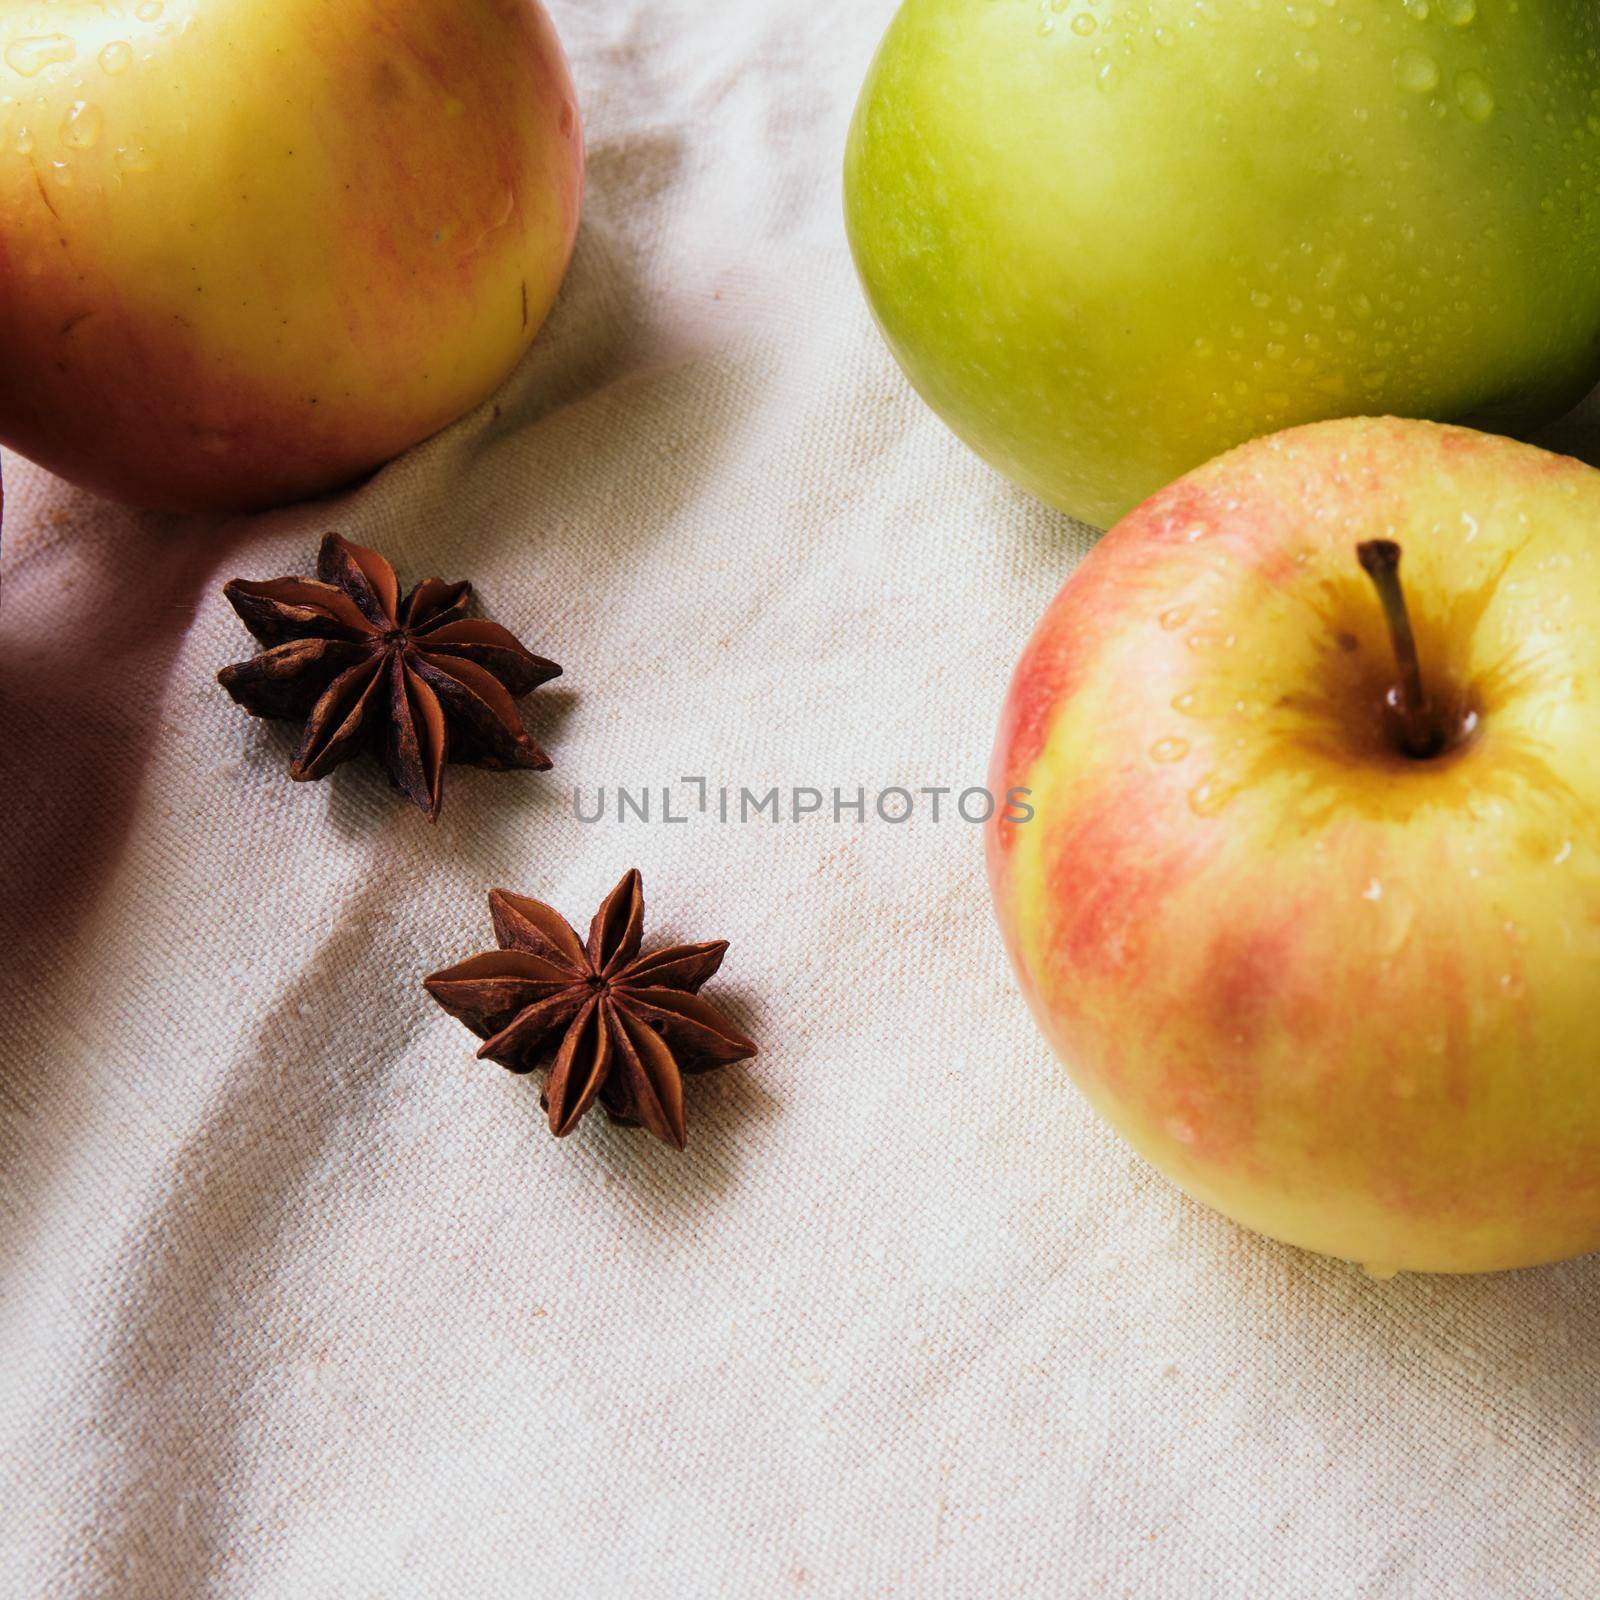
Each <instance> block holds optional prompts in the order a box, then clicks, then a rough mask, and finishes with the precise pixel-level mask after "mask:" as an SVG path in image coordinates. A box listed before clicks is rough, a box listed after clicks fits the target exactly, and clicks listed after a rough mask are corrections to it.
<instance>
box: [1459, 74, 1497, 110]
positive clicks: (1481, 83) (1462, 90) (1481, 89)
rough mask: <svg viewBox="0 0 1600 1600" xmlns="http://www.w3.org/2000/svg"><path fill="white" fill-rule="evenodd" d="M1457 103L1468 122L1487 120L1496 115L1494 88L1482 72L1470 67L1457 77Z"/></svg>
mask: <svg viewBox="0 0 1600 1600" xmlns="http://www.w3.org/2000/svg"><path fill="white" fill-rule="evenodd" d="M1456 104H1457V105H1458V106H1460V107H1461V112H1462V115H1463V116H1465V117H1466V119H1467V121H1468V122H1487V121H1488V120H1489V118H1490V117H1492V116H1493V115H1494V90H1493V89H1491V88H1490V87H1489V80H1488V79H1487V78H1485V77H1484V75H1483V74H1482V73H1481V72H1473V71H1471V70H1470V69H1469V70H1468V71H1466V72H1463V73H1462V74H1461V75H1460V76H1459V77H1458V78H1457V79H1456Z"/></svg>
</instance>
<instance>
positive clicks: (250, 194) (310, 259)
mask: <svg viewBox="0 0 1600 1600" xmlns="http://www.w3.org/2000/svg"><path fill="white" fill-rule="evenodd" d="M582 183H583V148H582V135H581V133H580V130H579V123H578V110H577V105H576V102H575V100H574V96H573V90H572V82H571V79H570V77H569V75H568V71H567V66H566V61H565V59H564V57H563V55H562V53H561V47H560V45H559V43H558V42H557V39H556V36H555V33H554V30H553V29H552V27H551V24H550V21H549V18H548V17H547V16H546V14H545V12H544V11H543V9H542V8H541V7H540V6H539V4H538V3H537V0H406V3H405V4H403V5H380V4H375V3H373V0H348V3H343V4H339V5H330V4H327V3H326V0H273V3H271V4H261V3H260V0H53V3H52V4H49V5H41V4H38V3H36V0H27V3H20V0H0V442H4V443H5V444H7V445H10V446H11V447H12V448H14V449H16V450H18V451H20V452H22V453H23V454H24V455H27V456H31V457H32V458H33V459H34V460H35V461H38V462H41V463H42V464H43V465H45V466H47V467H49V468H50V469H51V470H52V471H55V472H57V473H59V474H61V475H62V476H63V477H66V478H70V479H72V480H73V481H75V482H77V483H80V484H84V485H86V486H87V487H89V488H92V489H95V490H98V491H99V492H101V493H103V494H106V495H109V496H112V497H114V498H117V499H120V500H127V501H131V502H134V503H136V504H141V505H147V506H155V507H162V508H167V509H175V510H235V509H248V508H253V507H258V506H265V505H272V504H276V503H280V502H283V501H286V500H291V499H295V498H298V497H301V496H304V495H308V494H312V493H315V492H318V491H322V490H326V489H329V488H332V487H334V486H337V485H339V484H342V483H344V482H347V481H348V480H350V479H351V478H353V477H355V476H357V475H359V474H360V473H362V472H364V471H366V470H368V469H369V468H372V467H374V466H376V465H378V464H379V463H380V462H383V461H385V460H387V459H389V458H390V457H391V456H394V455H396V454H397V453H399V452H400V451H402V450H404V449H405V448H406V447H407V446H409V445H411V444H414V443H415V442H416V441H418V440H419V439H422V438H424V437H426V436H427V435H428V434H430V433H432V432H434V431H436V430H437V429H439V428H441V427H443V426H444V425H445V424H446V423H448V422H450V421H452V420H453V419H454V418H456V417H458V416H460V415H461V414H462V413H463V412H464V411H466V410H468V409H470V408H471V407H472V406H473V405H475V404H477V403H478V402H479V401H481V400H482V399H484V398H485V397H486V396H487V395H488V394H489V393H490V392H491V391H492V390H493V389H494V388H495V387H496V385H497V384H499V382H500V381H501V379H503V378H504V377H505V376H506V374H507V373H508V372H509V371H510V370H511V368H512V367H513V366H514V365H515V364H516V362H517V360H518V358H519V357H520V356H521V354H522V352H523V351H524V350H525V349H526V348H527V345H528V343H529V341H530V340H531V339H532V338H533V335H534V333H535V332H536V331H537V329H538V327H539V324H540V323H541V321H542V320H543V319H544V317H545V314H546V312H547V311H548V310H549V308H550V305H551V302H552V301H553V300H554V298H555V295H556V290H557V288H558V287H559V286H560V283H561V279H562V276H563V274H564V272H565V270H566V266H567V261H568V258H569V256H570V254H571V250H572V244H573V238H574V234H575V232H576V229H577V223H578V209H579V202H580V197H581V192H582Z"/></svg>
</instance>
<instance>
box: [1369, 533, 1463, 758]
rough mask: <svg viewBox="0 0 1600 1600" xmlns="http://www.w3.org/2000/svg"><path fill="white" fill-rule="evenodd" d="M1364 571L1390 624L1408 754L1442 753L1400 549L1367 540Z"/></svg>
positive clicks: (1385, 542) (1382, 541)
mask: <svg viewBox="0 0 1600 1600" xmlns="http://www.w3.org/2000/svg"><path fill="white" fill-rule="evenodd" d="M1356 557H1357V559H1358V560H1359V561H1360V562H1361V568H1362V571H1364V572H1365V573H1366V575H1367V576H1368V577H1369V578H1371V579H1372V586H1373V587H1374V588H1375V589H1376V590H1377V591H1378V599H1379V600H1380V601H1381V602H1382V605H1383V615H1384V618H1385V620H1387V622H1388V624H1389V638H1390V640H1391V641H1392V642H1393V644H1394V659H1395V665H1396V666H1397V667H1399V669H1400V686H1399V691H1398V698H1397V705H1396V709H1397V710H1398V712H1399V713H1400V730H1401V736H1402V738H1403V739H1404V741H1405V748H1406V754H1407V755H1408V756H1411V757H1412V758H1413V759H1415V760H1418V761H1425V760H1426V759H1427V758H1428V757H1429V756H1436V755H1438V754H1439V751H1440V749H1441V748H1442V745H1443V740H1442V739H1441V738H1440V737H1439V728H1438V724H1437V723H1436V721H1435V720H1434V716H1433V708H1432V707H1431V706H1430V705H1429V703H1428V691H1427V688H1426V686H1425V685H1424V684H1423V681H1422V659H1421V657H1420V656H1419V655H1418V654H1417V636H1416V634H1415V633H1414V632H1413V631H1412V627H1411V612H1410V610H1409V609H1408V608H1407V606H1406V591H1405V587H1404V586H1403V585H1402V584H1401V582H1400V546H1399V545H1398V544H1396V543H1395V541H1394V540H1393V539H1368V540H1367V541H1366V542H1365V543H1364V544H1359V545H1357V546H1356Z"/></svg>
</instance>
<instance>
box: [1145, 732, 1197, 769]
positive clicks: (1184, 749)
mask: <svg viewBox="0 0 1600 1600" xmlns="http://www.w3.org/2000/svg"><path fill="white" fill-rule="evenodd" d="M1188 753H1189V741H1188V740H1187V739H1157V740H1156V742H1155V743H1154V744H1153V745H1151V746H1150V759H1151V760H1152V761H1159V762H1161V763H1162V765H1163V766H1170V765H1171V764H1172V763H1173V762H1175V761H1182V760H1183V758H1184V757H1185V756H1186V755H1188Z"/></svg>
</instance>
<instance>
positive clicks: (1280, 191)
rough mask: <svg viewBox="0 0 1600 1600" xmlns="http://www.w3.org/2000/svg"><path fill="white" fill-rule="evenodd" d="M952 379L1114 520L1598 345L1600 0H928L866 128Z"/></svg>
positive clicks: (1584, 362) (896, 310)
mask: <svg viewBox="0 0 1600 1600" xmlns="http://www.w3.org/2000/svg"><path fill="white" fill-rule="evenodd" d="M845 202H846V220H847V223H848V226H849V233H850V241H851V245H852V247H853V249H854V253H855V259H856V264H857V267H858V268H859V271H860V275H861V280H862V283H863V285H864V287H865V289H866V293H867V298H868V300H869V302H870V304H871V306H872V309H873V312H874V313H875V315H876V317H877V319H878V322H879V324H880V326H881V328H882V330H883V333H884V335H885V337H886V339H887V340H888V343H889V345H890V348H891V349H892V350H893V352H894V354H895V356H896V358H897V359H898V360H899V362H900V364H901V366H902V367H904V369H905V371H906V373H907V374H908V375H909V377H910V379H911V381H912V383H913V384H914V385H915V386H916V388H917V389H918V390H919V392H920V393H921V394H922V396H923V398H924V399H925V400H927V401H928V403H929V404H930V405H931V406H932V407H933V409H934V410H935V411H937V412H938V413H939V415H940V416H941V417H943V418H944V420H945V421H946V422H947V423H948V424H949V426H950V427H951V428H952V429H954V431H955V432H956V433H957V434H959V435H960V437H961V438H962V439H964V440H965V441H966V442H967V443H968V444H969V445H971V446H972V448H973V449H975V450H976V451H977V452H978V453H979V454H980V455H982V456H984V457H985V458H986V459H987V460H988V461H990V462H991V463H992V464H993V465H994V466H996V467H997V468H999V470H1000V471H1002V472H1004V473H1005V474H1007V475H1008V476H1009V477H1011V478H1012V479H1014V480H1015V481H1016V482H1018V483H1019V484H1021V485H1022V486H1023V487H1025V488H1027V489H1029V490H1031V491H1033V492H1034V493H1036V494H1038V495H1041V496H1042V497H1043V498H1045V499H1046V500H1048V501H1050V502H1052V503H1053V504H1054V505H1056V506H1059V507H1060V508H1061V509H1062V510H1064V511H1067V512H1069V513H1071V514H1072V515H1074V516H1077V517H1080V518H1082V519H1083V520H1084V521H1086V522H1089V523H1092V524H1093V525H1095V526H1097V527H1105V526H1108V525H1109V524H1110V523H1111V522H1112V521H1114V520H1116V518H1117V517H1119V516H1121V515H1122V514H1124V513H1125V512H1127V511H1128V510H1130V509H1131V508H1132V507H1133V506H1134V505H1135V504H1137V503H1138V502H1139V501H1141V500H1143V499H1144V498H1145V497H1146V496H1147V495H1149V494H1152V493H1154V492H1155V491H1156V490H1157V489H1158V488H1160V487H1161V486H1162V485H1163V484H1166V483H1170V482H1171V481H1172V480H1173V479H1174V478H1176V477H1178V476H1179V475H1180V474H1181V473H1184V472H1187V471H1188V470H1190V469H1191V468H1193V467H1196V466H1198V465H1200V464H1201V463H1202V462H1204V461H1206V460H1209V459H1210V458H1211V457H1213V456H1215V455H1217V454H1218V453H1219V452H1221V451H1222V450H1225V449H1228V448H1230V447H1231V446H1233V445H1236V444H1241V443H1243V442H1244V441H1245V440H1247V439H1251V438H1255V437H1257V436H1259V435H1261V434H1265V433H1270V432H1273V431H1274V430H1276V429H1281V428H1285V427H1289V426H1292V425H1294V424H1298V423H1304V422H1310V421H1314V420H1317V419H1319V418H1327V417H1336V416H1349V415H1353V414H1358V413H1363V412H1365V413H1374V412H1393V413H1397V414H1400V415H1407V416H1419V417H1433V418H1437V419H1439V420H1444V421H1460V420H1467V419H1472V420H1475V421H1477V422H1478V423H1480V424H1482V425H1485V426H1492V427H1494V428H1496V429H1497V430H1498V429H1502V428H1503V429H1505V430H1507V431H1517V430H1520V429H1525V428H1528V427H1531V426H1533V425H1534V424H1536V423H1538V422H1540V421H1543V420H1546V419H1548V418H1551V417H1553V416H1555V415H1557V414H1559V413H1561V412H1562V411H1564V410H1566V409H1568V408H1569V407H1570V406H1572V405H1573V404H1575V403H1576V402H1577V401H1578V400H1579V399H1580V398H1581V397H1582V396H1583V395H1584V393H1585V392H1586V391H1587V390H1588V389H1589V388H1590V387H1591V385H1593V384H1594V382H1595V381H1596V380H1597V379H1600V270H1597V263H1600V6H1596V5H1595V4H1594V3H1593V0H1520V3H1517V4H1511V3H1508V0H1432V4H1431V5H1424V4H1403V3H1402V0H1337V3H1334V0H1267V3H1265V4H1256V3H1252V0H905V4H904V5H902V7H901V9H900V11H899V13H898V15H897V16H896V17H895V19H894V22H893V24H892V25H891V27H890V29H889V31H888V34H887V36H886V37H885V39H884V41H883V44H882V47H881V49H880V50H879V52H878V55H877V58H876V60H875V61H874V63H873V65H872V68H871V71H870V73H869V75H868V78H867V80H866V85H865V87H864V88H863V90H862V92H861V98H860V103H859V105H858V107H857V110H856V115H855V120H854V123H853V125H852V128H851V131H850V137H849V144H848V148H847V153H846V158H845Z"/></svg>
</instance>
